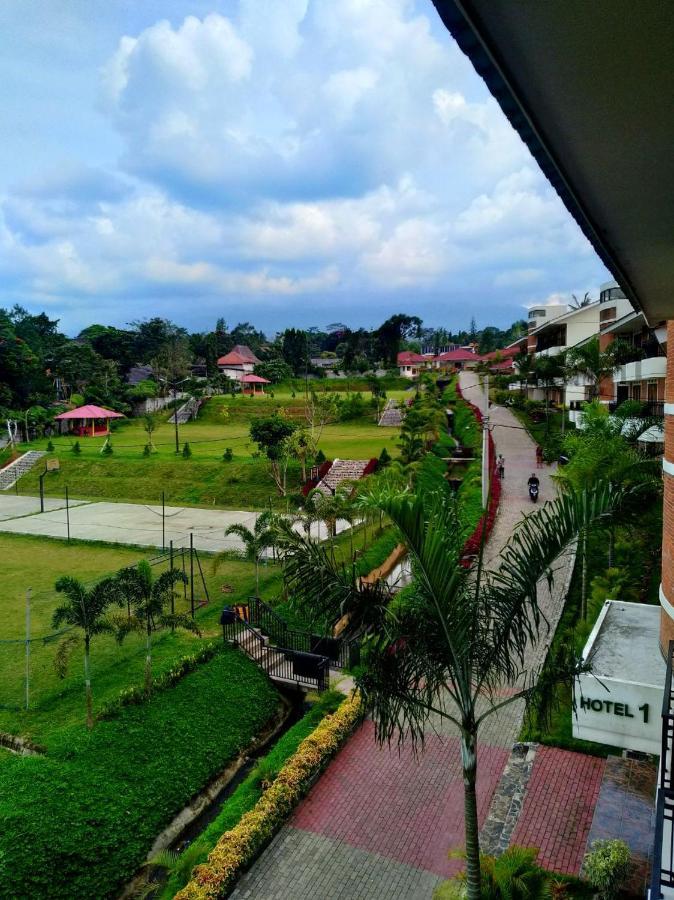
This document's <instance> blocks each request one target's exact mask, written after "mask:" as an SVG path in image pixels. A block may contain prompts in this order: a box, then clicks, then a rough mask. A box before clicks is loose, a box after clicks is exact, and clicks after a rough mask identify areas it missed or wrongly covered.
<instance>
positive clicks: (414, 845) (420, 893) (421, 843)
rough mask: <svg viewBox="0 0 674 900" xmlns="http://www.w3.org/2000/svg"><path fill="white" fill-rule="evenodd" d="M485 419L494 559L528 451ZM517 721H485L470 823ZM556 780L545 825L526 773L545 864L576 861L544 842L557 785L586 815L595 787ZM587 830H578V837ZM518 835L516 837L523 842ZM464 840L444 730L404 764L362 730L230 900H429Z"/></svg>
mask: <svg viewBox="0 0 674 900" xmlns="http://www.w3.org/2000/svg"><path fill="white" fill-rule="evenodd" d="M476 382H477V377H476V376H475V375H474V374H473V373H466V374H465V375H462V376H461V383H462V388H463V391H464V395H465V396H466V397H467V399H469V400H471V401H472V402H475V403H478V404H479V403H480V397H481V392H480V389H479V387H478V386H475V385H476ZM491 421H492V423H493V425H494V428H493V436H494V441H495V444H496V450H497V452H498V453H502V454H503V455H504V456H505V459H506V469H505V482H504V485H503V487H504V490H503V495H502V502H501V509H500V511H499V514H498V516H497V519H496V523H495V526H494V530H493V532H492V537H491V540H490V559H491V560H492V561H493V560H494V558H495V557H496V556H497V555H498V553H499V552H500V550H501V548H502V547H503V546H504V545H505V544H506V542H507V541H508V539H509V537H510V534H511V533H512V529H513V527H514V525H515V523H516V522H517V521H519V519H520V518H521V516H522V513H523V512H529V511H531V509H532V506H531V503H530V501H529V497H528V491H527V484H526V482H527V478H528V477H529V475H530V474H531V472H532V471H533V470H534V468H535V452H534V450H535V448H534V446H533V444H532V442H531V440H530V439H529V436H528V435H527V433H526V431H524V430H523V429H522V428H521V427H520V425H519V422H518V421H517V420H516V419H515V418H514V416H513V415H512V414H511V413H510V412H509V411H508V410H506V409H501V408H498V407H496V408H492V410H491ZM550 471H551V470H550V469H549V468H545V469H542V470H540V471H539V472H538V474H539V477H540V479H541V498H542V499H546V498H550V497H552V496H553V492H554V486H553V483H552V480H551V478H550ZM572 559H573V556H572V555H570V556H569V557H567V558H566V559H565V560H564V561H563V562H562V563H561V564H560V565H559V567H558V572H557V577H556V579H555V586H554V589H553V592H552V594H551V593H550V592H549V591H548V589H547V585H542V586H541V591H540V604H541V606H542V608H543V610H544V612H545V614H546V616H547V617H548V618H549V621H550V623H551V634H552V633H554V628H555V626H556V623H557V619H558V617H559V614H560V612H561V606H562V599H563V596H564V595H565V587H566V581H567V578H568V575H569V567H570V563H571V562H572ZM545 652H546V646H545V642H541V646H539V647H538V648H535V649H534V650H532V652H531V653H530V658H529V660H528V664H530V665H536V664H537V663H538V662H539V661H540V660H541V659H542V657H543V655H544V654H545ZM522 712H523V709H522V705H521V704H512V705H511V706H508V707H506V708H505V709H503V710H501V711H500V712H499V714H498V715H495V716H492V717H490V719H488V720H487V724H486V726H485V727H484V728H483V729H482V731H481V735H480V745H479V759H480V763H479V770H478V771H479V776H478V778H479V783H478V794H479V812H480V822H481V824H483V823H484V820H485V818H486V815H487V812H488V808H489V804H490V801H491V799H492V796H493V794H494V791H495V789H496V786H497V784H498V782H499V780H500V778H501V776H502V773H503V770H504V768H505V766H506V762H507V760H508V757H509V751H510V748H511V747H512V745H513V743H514V741H515V740H516V739H517V736H518V734H519V730H520V726H521V720H522ZM431 729H433V730H431ZM549 752H550V751H546V752H545V753H543V754H542V757H541V758H542V760H543V762H542V763H540V764H539V766H544V765H546V760H547V759H548V754H549ZM557 752H563V751H557ZM568 755H569V756H576V754H568ZM549 758H550V759H551V760H552V759H553V757H549ZM579 759H581V760H583V759H585V757H579ZM596 765H597V761H596V760H591V763H590V769H589V771H590V772H592V771H594V770H593V769H592V766H596ZM553 768H554V765H553ZM564 771H565V773H566V774H565V778H566V781H564V779H562V778H561V777H559V778H558V779H557V786H558V790H559V798H560V799H559V804H558V807H557V810H556V816H557V818H556V819H550V822H552V821H554V822H556V823H557V824H556V825H551V824H550V822H549V821H548V817H547V809H548V803H547V797H545V796H543V795H542V794H541V791H540V788H539V787H538V784H539V779H540V778H541V777H542V774H543V772H544V769H543V768H540V767H539V773H540V774H537V770H536V764H535V763H534V769H533V770H532V772H531V783H532V784H533V786H534V793H533V794H532V795H531V800H530V801H529V806H528V807H526V806H525V809H526V814H527V816H529V817H531V818H532V821H533V820H534V819H535V820H536V821H537V822H539V823H540V826H539V827H541V828H542V827H543V825H544V826H545V829H546V830H541V831H540V834H542V835H544V834H547V835H548V836H549V838H550V840H549V842H548V843H547V844H546V853H547V854H548V856H546V859H547V858H550V859H551V860H552V861H553V862H555V861H557V862H559V863H560V864H564V865H566V864H567V862H568V864H569V865H570V864H571V863H573V864H575V863H576V861H577V855H576V856H573V853H575V844H573V847H574V850H573V852H569V853H568V854H566V855H564V854H565V852H566V851H563V850H562V844H561V843H558V844H554V841H553V837H554V835H553V832H554V830H555V828H559V829H560V830H561V832H560V833H564V834H566V831H567V830H568V829H567V826H568V821H569V820H568V817H567V819H564V817H563V797H564V796H565V795H564V794H563V793H562V785H563V783H564V784H566V786H567V791H568V793H569V794H570V795H572V796H573V798H574V802H576V804H577V805H578V804H579V805H580V807H582V808H585V807H587V808H588V809H591V805H593V803H594V801H595V800H596V793H597V791H598V789H599V782H600V781H601V775H599V776H598V780H596V784H595V781H593V780H592V779H591V778H590V776H589V775H588V777H587V778H585V776H584V775H583V773H584V771H585V770H584V769H583V768H582V766H580V767H578V768H576V769H575V770H574V769H573V767H568V766H567V768H566V769H565V770H564ZM577 776H578V777H577ZM579 779H580V780H579ZM586 794H587V797H585V795H586ZM528 797H529V794H528V792H527V798H528ZM526 802H527V800H526V799H525V804H526ZM583 804H585V806H583ZM590 820H591V812H590ZM583 821H584V822H585V821H586V820H585V819H584V820H583ZM589 824H590V823H589V821H588V822H587V828H588V829H589ZM517 827H519V825H518V826H516V828H517ZM522 827H524V825H522ZM527 834H528V833H524V832H523V839H524V838H526V837H527ZM533 837H536V834H532V838H533ZM585 837H587V834H585ZM463 842H464V838H463V783H462V779H461V769H460V755H459V742H458V738H457V736H456V732H455V731H454V729H453V727H450V726H448V725H447V723H446V722H432V723H431V728H429V732H428V734H427V740H426V749H425V751H424V753H423V755H421V756H420V757H419V759H418V760H415V759H414V757H413V756H412V754H411V753H410V751H409V750H407V749H403V750H402V751H401V753H400V754H398V752H397V750H396V749H393V750H391V751H389V750H380V749H378V748H377V746H376V745H375V743H374V740H373V727H372V724H371V723H365V725H364V726H363V727H362V728H361V729H360V730H359V731H358V733H357V734H356V735H354V737H353V738H352V739H351V740H350V741H349V742H348V743H347V745H346V747H345V748H344V749H343V750H342V751H341V753H340V754H339V755H338V756H337V758H336V759H335V760H334V761H333V762H332V763H331V765H330V766H329V767H328V769H327V771H326V772H325V774H324V775H323V776H322V778H321V779H320V780H319V781H318V783H317V784H316V785H315V787H314V788H313V790H312V791H311V792H310V794H309V796H308V797H307V798H306V799H305V801H304V802H303V803H302V805H301V806H300V807H299V808H298V810H297V811H296V813H295V815H294V816H293V818H292V820H291V821H290V823H289V824H288V825H286V826H285V827H284V828H283V829H282V830H281V831H280V832H279V834H278V835H277V836H276V837H275V838H274V840H273V841H272V843H271V844H270V846H269V847H268V848H267V850H266V851H265V852H264V853H263V854H262V856H261V857H260V859H259V860H258V861H257V862H256V863H255V864H254V866H253V867H252V869H251V870H250V871H249V872H248V873H247V874H246V875H245V876H244V877H243V878H242V879H241V881H240V882H239V885H238V886H237V888H236V890H235V891H234V893H233V894H232V897H233V898H236V900H242V898H255V900H290V898H293V900H295V898H296V900H314V898H315V900H338V898H339V900H384V898H386V900H403V898H404V900H408V898H409V900H417V898H418V900H430V897H431V896H432V893H433V888H434V887H435V886H436V885H437V884H438V883H439V882H440V881H441V880H442V879H443V878H445V877H447V876H448V875H450V874H452V873H454V872H456V871H457V869H458V868H459V866H460V861H459V860H449V859H448V851H449V850H450V849H458V848H460V847H461V846H462V845H463ZM584 846H585V845H584V843H583V848H584ZM572 856H573V859H571V857H572ZM579 865H580V864H579V863H578V867H579Z"/></svg>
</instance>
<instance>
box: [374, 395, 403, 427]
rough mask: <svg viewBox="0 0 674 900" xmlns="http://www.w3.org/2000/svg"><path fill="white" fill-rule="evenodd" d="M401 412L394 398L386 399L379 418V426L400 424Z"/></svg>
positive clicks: (401, 419)
mask: <svg viewBox="0 0 674 900" xmlns="http://www.w3.org/2000/svg"><path fill="white" fill-rule="evenodd" d="M402 421H403V413H402V410H401V408H400V407H399V406H398V403H397V401H396V400H387V401H386V406H385V407H384V412H383V413H382V414H381V418H380V419H379V423H378V424H379V426H380V427H388V428H397V427H399V426H400V425H402Z"/></svg>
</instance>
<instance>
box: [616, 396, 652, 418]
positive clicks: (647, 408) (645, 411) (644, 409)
mask: <svg viewBox="0 0 674 900" xmlns="http://www.w3.org/2000/svg"><path fill="white" fill-rule="evenodd" d="M627 402H629V403H632V402H633V401H631V400H629V399H628V400H622V401H620V403H627ZM637 402H639V401H637ZM620 403H619V402H618V401H617V400H611V401H610V402H609V404H608V411H609V412H610V413H614V412H615V411H616V409H618V407H619V406H620ZM640 414H641V415H642V416H643V417H644V418H648V417H650V418H653V419H663V418H664V416H665V403H664V400H644V401H643V402H642V403H641V413H640Z"/></svg>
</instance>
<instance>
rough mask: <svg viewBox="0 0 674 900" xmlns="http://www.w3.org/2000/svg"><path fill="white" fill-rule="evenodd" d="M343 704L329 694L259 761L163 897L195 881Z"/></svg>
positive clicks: (184, 856)
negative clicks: (224, 837)
mask: <svg viewBox="0 0 674 900" xmlns="http://www.w3.org/2000/svg"><path fill="white" fill-rule="evenodd" d="M343 700H344V694H341V693H340V692H339V691H326V692H325V693H324V694H321V696H320V698H319V700H318V701H317V702H316V703H314V705H313V706H312V707H311V709H310V710H309V711H308V712H307V713H305V714H304V715H303V716H302V718H301V719H300V720H299V722H296V723H295V724H294V725H292V726H291V727H290V728H289V729H288V730H287V731H286V733H285V734H283V735H282V736H281V737H280V738H279V739H278V741H277V742H276V743H275V744H274V746H273V747H272V749H271V750H270V751H269V753H267V755H266V756H264V757H262V759H260V760H258V762H257V763H256V764H255V766H254V767H253V768H252V769H251V771H250V772H249V773H248V775H247V776H246V777H245V778H244V780H243V781H242V782H241V784H239V785H238V787H237V788H236V790H235V791H234V793H233V794H232V795H231V796H230V797H228V798H227V800H226V801H225V802H224V804H223V806H222V809H221V810H220V812H219V813H218V814H217V816H216V817H215V819H213V821H212V822H211V823H210V824H209V825H208V826H207V828H206V829H205V830H204V831H203V832H202V833H201V834H200V835H199V836H198V837H197V838H195V839H194V840H193V841H192V843H191V844H190V845H189V847H188V848H187V849H186V850H185V851H184V852H183V853H181V854H180V856H178V858H177V859H176V861H175V862H174V863H172V865H171V877H170V878H169V881H168V882H167V884H166V886H165V888H164V890H163V892H162V894H161V897H162V898H163V900H171V898H172V897H173V896H174V895H175V894H176V893H177V891H179V890H180V889H181V888H182V887H183V886H184V885H186V884H187V882H188V881H189V880H190V878H191V877H192V869H193V868H194V866H196V865H198V864H199V863H202V862H205V861H206V858H207V856H208V854H209V853H210V851H211V850H212V849H213V847H214V846H215V845H216V844H217V842H218V840H219V839H220V837H221V835H223V834H224V833H225V831H229V829H230V828H234V826H235V825H236V824H237V823H238V822H239V820H240V819H241V817H242V816H243V815H244V814H245V813H247V812H248V811H249V810H251V809H253V807H254V806H255V804H256V803H257V801H258V800H259V799H260V797H261V796H262V794H263V793H264V791H265V789H266V788H267V787H268V786H269V784H270V783H271V782H272V781H273V780H274V778H276V777H277V775H278V773H279V772H280V771H281V769H282V768H283V766H284V765H285V763H286V762H287V761H288V759H289V758H290V757H291V756H292V755H293V753H295V752H296V750H297V748H298V747H299V745H300V744H301V743H302V741H303V740H304V739H305V738H307V737H309V735H310V734H311V733H312V731H313V730H314V729H315V728H316V726H317V725H318V724H319V723H320V721H321V719H323V718H324V717H325V716H327V715H329V714H330V713H334V712H335V710H336V709H337V708H338V707H339V705H340V704H341V703H342V702H343Z"/></svg>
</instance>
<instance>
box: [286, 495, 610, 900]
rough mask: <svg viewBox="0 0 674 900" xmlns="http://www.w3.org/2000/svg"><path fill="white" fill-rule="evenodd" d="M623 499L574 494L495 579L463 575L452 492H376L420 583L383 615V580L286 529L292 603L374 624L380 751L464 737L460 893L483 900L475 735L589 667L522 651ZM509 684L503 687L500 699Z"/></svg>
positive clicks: (519, 540)
mask: <svg viewBox="0 0 674 900" xmlns="http://www.w3.org/2000/svg"><path fill="white" fill-rule="evenodd" d="M617 502H618V497H617V496H616V494H615V492H614V491H613V490H612V489H611V488H610V487H609V486H608V485H606V484H603V483H602V484H598V485H596V486H595V487H594V488H593V489H592V490H588V491H583V492H580V493H579V492H575V491H569V492H567V493H564V494H562V495H560V496H559V497H557V498H556V499H555V500H552V501H550V502H549V503H548V504H546V505H545V506H544V507H542V508H541V509H539V510H537V511H536V512H535V513H533V514H532V515H530V516H527V517H525V518H524V519H523V520H522V522H521V523H520V524H519V525H518V527H517V528H516V530H515V532H514V533H513V535H512V537H511V539H510V541H509V543H508V545H507V547H506V548H505V549H504V550H503V552H502V556H501V558H500V561H499V563H498V567H497V568H496V569H495V571H490V572H486V571H485V568H484V565H483V559H482V556H483V551H482V550H481V552H480V554H479V557H478V560H477V563H476V565H475V566H474V567H472V568H469V569H465V568H463V567H462V566H461V555H462V551H463V542H464V540H465V536H466V535H465V528H464V527H462V524H461V517H460V510H459V508H458V504H457V502H456V499H455V498H454V497H453V495H452V493H451V491H450V490H449V488H447V490H441V491H440V490H439V491H437V492H436V493H426V494H424V495H421V496H415V495H410V494H403V495H400V494H396V493H383V494H380V495H373V496H372V497H371V503H372V505H373V506H374V507H376V508H377V509H381V510H382V511H383V512H384V513H385V514H386V515H387V516H388V517H389V518H390V519H391V521H392V522H393V524H394V525H395V526H396V527H397V529H398V531H399V533H400V536H401V539H402V540H403V541H404V543H405V544H406V545H407V550H408V554H409V556H410V559H411V562H412V567H413V571H414V573H415V581H414V584H413V588H412V589H411V590H409V591H407V592H406V593H405V595H404V596H402V597H401V595H398V597H397V599H396V603H394V604H392V606H391V607H388V606H387V604H386V602H385V600H386V599H387V598H386V597H385V596H384V594H383V591H385V588H384V587H383V586H382V585H381V582H378V583H376V584H375V585H370V584H363V583H361V582H360V581H359V580H358V579H356V578H355V577H354V576H353V574H352V573H351V572H349V570H348V568H347V567H344V566H341V567H340V566H337V565H335V564H334V562H333V560H332V559H331V558H330V556H329V554H328V553H327V552H326V550H325V548H324V547H322V546H321V545H320V544H318V543H316V542H314V541H311V540H309V539H307V538H306V537H304V536H302V535H300V534H297V533H296V532H294V531H293V530H292V529H291V528H289V527H288V526H287V525H285V526H284V525H283V524H281V526H280V527H281V532H282V533H281V534H280V536H279V541H280V544H281V547H282V552H283V557H284V563H285V572H284V574H285V579H286V584H287V586H288V588H289V592H290V596H291V597H292V598H293V603H294V604H295V605H296V606H297V607H298V608H299V609H303V610H305V611H306V610H311V611H312V613H313V614H314V615H322V614H325V615H330V616H332V617H333V618H337V616H339V615H342V614H344V613H345V612H352V613H353V619H354V620H355V621H360V622H361V623H363V624H364V625H366V626H367V625H370V626H373V627H371V628H370V631H369V633H368V634H367V636H366V637H365V638H364V640H363V668H362V670H361V671H360V672H359V674H358V676H357V678H356V682H357V685H358V687H359V689H360V690H361V693H362V696H363V699H364V702H365V705H366V707H367V710H368V711H369V713H370V714H371V716H372V718H373V720H374V722H375V728H376V735H377V738H378V740H379V741H380V742H391V741H392V740H393V739H394V737H396V736H397V737H398V741H399V742H403V741H405V740H410V741H411V742H412V744H413V746H419V745H421V744H422V743H423V738H424V729H425V726H426V725H427V723H428V721H429V719H430V718H431V717H432V716H439V717H440V718H442V719H445V720H448V721H449V722H451V723H453V725H454V726H455V727H456V728H457V729H458V731H459V734H460V736H461V761H462V767H463V781H464V798H465V834H466V864H467V865H466V870H467V872H466V889H467V895H468V897H469V898H471V900H478V898H479V897H480V885H481V878H480V858H479V837H478V834H479V828H478V818H477V795H476V790H475V785H476V775H477V738H478V733H479V729H480V726H481V725H482V723H483V722H484V721H485V720H486V719H487V718H488V717H489V716H490V715H492V714H493V713H495V712H496V711H497V710H499V709H501V708H502V707H504V706H506V705H508V704H510V703H513V702H515V701H516V700H518V699H525V700H528V699H530V698H533V697H534V696H535V695H536V694H537V693H543V692H545V693H547V692H548V691H549V689H550V686H551V684H557V683H558V682H560V681H566V682H570V681H571V680H572V679H573V678H575V677H576V675H577V674H578V673H579V672H580V671H586V670H587V669H588V667H587V665H585V664H581V663H580V661H579V660H578V659H577V658H576V656H575V654H574V653H573V652H572V651H571V650H570V651H569V653H568V654H567V656H566V657H562V656H560V657H559V659H558V660H556V664H555V665H554V666H550V665H548V666H547V667H546V668H545V669H544V670H542V671H541V670H540V669H538V668H535V667H534V668H532V667H531V664H530V663H529V655H528V650H529V648H530V647H531V645H535V644H536V643H537V642H538V641H539V640H540V639H541V636H542V632H544V631H545V629H544V625H545V619H544V617H543V616H542V613H541V611H540V609H539V606H538V601H537V590H538V588H537V585H538V582H539V579H541V578H542V577H543V576H546V575H547V576H548V578H549V579H551V578H552V575H551V566H552V564H553V563H554V561H555V560H556V559H557V558H558V556H559V555H560V554H561V553H562V552H563V551H564V549H565V548H566V547H567V546H568V545H569V543H570V542H571V541H573V539H574V538H575V536H576V535H577V534H578V532H579V530H581V529H582V528H585V527H587V526H588V524H589V523H591V522H595V521H598V520H599V519H601V518H603V517H606V516H608V515H609V514H610V513H611V512H613V510H614V508H615V507H616V504H617ZM504 686H507V687H508V690H507V692H506V695H505V696H504V690H503V688H504Z"/></svg>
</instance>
